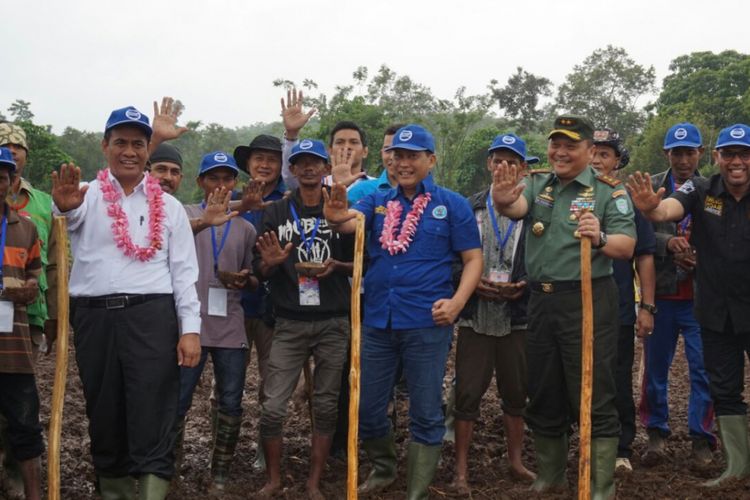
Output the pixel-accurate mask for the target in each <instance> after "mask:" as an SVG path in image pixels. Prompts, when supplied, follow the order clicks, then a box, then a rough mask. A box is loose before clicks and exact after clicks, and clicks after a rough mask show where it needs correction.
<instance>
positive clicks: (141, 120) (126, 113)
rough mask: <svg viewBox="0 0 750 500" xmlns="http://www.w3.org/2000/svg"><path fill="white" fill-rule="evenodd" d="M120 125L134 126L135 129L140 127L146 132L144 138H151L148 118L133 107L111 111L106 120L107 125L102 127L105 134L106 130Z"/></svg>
mask: <svg viewBox="0 0 750 500" xmlns="http://www.w3.org/2000/svg"><path fill="white" fill-rule="evenodd" d="M120 125H135V126H136V127H140V128H141V129H142V130H143V131H144V132H146V136H147V137H148V138H149V139H150V138H151V132H152V130H151V125H149V121H148V116H146V115H144V114H143V113H141V112H140V111H138V110H137V109H135V108H134V107H133V106H128V107H125V108H120V109H116V110H114V111H112V113H111V114H110V115H109V120H107V124H106V125H105V126H104V132H105V133H106V132H107V131H108V130H110V129H113V128H115V127H119V126H120Z"/></svg>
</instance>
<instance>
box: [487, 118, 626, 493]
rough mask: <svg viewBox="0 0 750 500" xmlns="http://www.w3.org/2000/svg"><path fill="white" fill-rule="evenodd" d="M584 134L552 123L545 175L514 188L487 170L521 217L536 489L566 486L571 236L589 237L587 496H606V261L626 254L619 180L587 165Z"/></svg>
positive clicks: (577, 351) (572, 395)
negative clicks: (590, 366)
mask: <svg viewBox="0 0 750 500" xmlns="http://www.w3.org/2000/svg"><path fill="white" fill-rule="evenodd" d="M593 152H594V144H593V127H592V126H591V124H590V123H589V122H588V121H587V120H586V119H584V118H580V117H575V116H561V117H558V118H557V119H556V120H555V126H554V129H553V130H552V132H550V134H549V141H548V145H547V156H548V158H549V162H550V164H551V166H552V171H551V172H544V173H535V174H532V175H531V176H529V178H528V179H526V180H525V181H524V182H521V180H522V176H521V175H520V172H518V171H517V169H516V168H514V166H508V165H507V164H506V165H503V166H501V167H500V168H498V169H497V170H496V171H495V174H494V179H493V180H494V182H493V190H492V195H493V200H494V202H495V206H496V207H498V209H499V210H500V211H501V212H502V214H503V215H505V216H507V217H510V218H513V219H520V218H526V221H527V222H526V223H527V224H528V226H529V228H530V231H528V233H527V236H526V267H527V271H528V279H529V287H530V288H531V297H530V300H529V309H528V311H529V330H528V334H527V337H526V340H527V362H528V369H529V388H528V390H529V404H528V406H527V407H526V421H527V423H528V425H529V427H530V428H531V430H532V431H533V433H534V443H535V448H536V453H537V468H538V475H537V479H536V481H534V484H533V486H532V488H533V489H535V490H537V491H544V490H548V489H556V488H560V487H563V488H564V487H565V486H566V480H565V466H566V463H567V456H568V432H569V430H570V426H571V424H572V423H573V422H575V421H576V420H577V418H578V409H579V407H580V390H581V323H582V304H581V281H580V280H581V269H580V238H581V237H587V238H590V239H591V247H592V259H591V261H592V262H591V276H592V285H593V296H594V318H593V319H594V377H593V380H594V387H593V396H592V404H591V421H592V431H591V435H592V444H591V461H592V463H591V481H592V487H591V491H592V498H595V499H607V498H614V493H615V486H614V481H613V472H614V467H615V455H616V454H617V441H618V435H619V421H618V415H617V409H616V407H615V393H616V390H615V367H616V356H617V332H618V309H617V308H618V299H617V286H616V285H615V282H614V280H613V279H612V259H629V258H630V257H631V256H632V254H633V249H634V247H635V223H634V221H633V208H632V206H631V202H630V199H629V198H628V195H627V193H626V191H625V189H624V187H622V186H621V184H620V181H618V180H617V179H613V178H611V177H608V176H597V175H596V172H595V171H594V169H593V168H592V167H591V166H590V163H591V160H592V157H593Z"/></svg>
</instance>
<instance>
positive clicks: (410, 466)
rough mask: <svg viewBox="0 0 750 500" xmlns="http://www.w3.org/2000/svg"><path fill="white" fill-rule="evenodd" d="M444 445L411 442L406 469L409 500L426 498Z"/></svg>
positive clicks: (407, 496)
mask: <svg viewBox="0 0 750 500" xmlns="http://www.w3.org/2000/svg"><path fill="white" fill-rule="evenodd" d="M441 451H442V447H441V446H440V445H437V446H427V445H424V444H420V443H415V442H413V441H412V442H410V443H409V452H408V455H407V469H406V498H407V500H426V499H427V498H429V496H430V493H429V487H430V483H432V478H433V477H434V476H435V471H436V470H437V466H438V462H439V461H440V452H441Z"/></svg>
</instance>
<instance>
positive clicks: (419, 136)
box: [385, 123, 435, 153]
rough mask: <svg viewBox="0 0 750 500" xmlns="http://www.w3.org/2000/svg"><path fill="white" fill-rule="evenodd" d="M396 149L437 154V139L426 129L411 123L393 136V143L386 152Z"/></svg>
mask: <svg viewBox="0 0 750 500" xmlns="http://www.w3.org/2000/svg"><path fill="white" fill-rule="evenodd" d="M394 149H408V150H410V151H429V152H430V153H434V152H435V139H434V138H433V137H432V134H431V133H429V132H428V131H427V129H426V128H424V127H421V126H419V125H415V124H413V123H410V124H409V125H406V126H404V127H401V128H400V129H398V130H397V131H396V134H395V135H394V136H393V143H392V144H391V146H390V147H388V148H385V150H386V151H391V150H394Z"/></svg>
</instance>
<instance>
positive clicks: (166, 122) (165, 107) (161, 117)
mask: <svg viewBox="0 0 750 500" xmlns="http://www.w3.org/2000/svg"><path fill="white" fill-rule="evenodd" d="M183 109H185V108H184V106H183V105H182V103H181V102H180V101H175V100H174V99H172V98H171V97H162V99H161V107H159V104H158V103H157V102H156V101H154V120H153V122H152V124H151V126H152V128H153V131H154V132H153V134H152V135H151V142H152V143H153V144H156V145H158V144H159V143H162V142H165V141H170V140H172V139H177V138H178V137H180V136H181V135H182V134H184V133H185V132H187V131H188V130H189V129H188V128H187V127H178V126H177V120H178V119H179V118H180V114H182V110H183Z"/></svg>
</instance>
